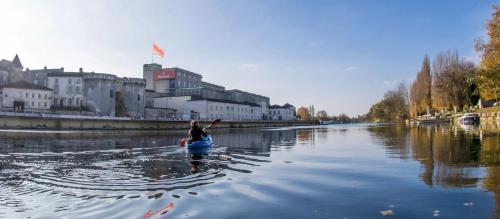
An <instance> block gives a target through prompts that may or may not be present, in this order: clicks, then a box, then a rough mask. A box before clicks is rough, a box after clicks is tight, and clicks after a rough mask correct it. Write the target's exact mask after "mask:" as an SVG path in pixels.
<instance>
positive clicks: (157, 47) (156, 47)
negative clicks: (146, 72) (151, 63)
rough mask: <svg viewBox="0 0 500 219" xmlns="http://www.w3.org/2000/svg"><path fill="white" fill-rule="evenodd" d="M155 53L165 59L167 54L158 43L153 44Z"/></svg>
mask: <svg viewBox="0 0 500 219" xmlns="http://www.w3.org/2000/svg"><path fill="white" fill-rule="evenodd" d="M153 53H154V54H155V55H157V56H160V57H162V58H163V56H165V52H164V51H163V49H162V48H160V46H158V45H157V44H156V43H154V42H153Z"/></svg>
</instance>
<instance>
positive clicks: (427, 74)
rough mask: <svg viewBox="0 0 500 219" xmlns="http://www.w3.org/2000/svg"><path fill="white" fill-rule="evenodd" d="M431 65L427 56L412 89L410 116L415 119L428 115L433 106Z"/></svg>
mask: <svg viewBox="0 0 500 219" xmlns="http://www.w3.org/2000/svg"><path fill="white" fill-rule="evenodd" d="M431 82H432V80H431V65H430V61H429V56H427V55H425V56H424V60H423V61H422V67H421V68H420V71H419V72H418V73H417V78H416V79H415V81H414V82H413V83H412V85H411V88H410V114H411V115H412V116H414V117H416V116H418V115H421V114H424V113H427V111H428V110H429V108H430V106H431V102H432V101H431V100H432V99H431Z"/></svg>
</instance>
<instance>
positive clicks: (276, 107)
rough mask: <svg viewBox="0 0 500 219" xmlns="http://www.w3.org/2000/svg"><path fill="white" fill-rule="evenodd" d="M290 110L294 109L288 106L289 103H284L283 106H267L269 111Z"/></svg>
mask: <svg viewBox="0 0 500 219" xmlns="http://www.w3.org/2000/svg"><path fill="white" fill-rule="evenodd" d="M290 108H294V106H293V105H291V104H289V103H286V104H285V105H283V106H280V105H276V104H274V105H271V106H269V109H290Z"/></svg>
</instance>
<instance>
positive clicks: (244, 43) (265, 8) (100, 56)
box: [0, 0, 500, 116]
mask: <svg viewBox="0 0 500 219" xmlns="http://www.w3.org/2000/svg"><path fill="white" fill-rule="evenodd" d="M494 3H500V2H499V1H498V0H497V1H491V0H484V1H477V0H449V1H444V0H442V1H434V0H429V1H403V0H402V1H396V0H385V1H384V0H380V1H379V0H377V1H376V0H371V1H356V0H349V1H348V0H346V1H307V0H304V1H292V0H283V1H281V0H234V1H229V0H217V1H216V0H198V1H191V0H179V1H122V0H116V1H50V0H49V1H35V0H33V1H19V0H15V1H5V0H3V1H0V27H1V28H2V31H1V32H0V59H2V58H3V59H9V60H10V59H12V58H13V57H14V55H15V54H16V53H17V54H19V56H20V58H21V61H22V62H23V65H24V66H25V67H29V68H31V69H37V68H43V67H44V66H47V67H49V68H59V67H65V69H67V70H69V71H77V70H78V68H79V67H83V68H84V70H85V71H95V72H103V73H112V74H116V75H119V76H127V77H142V65H143V64H144V63H150V62H151V47H152V42H153V41H155V42H157V43H158V44H159V45H160V46H161V47H162V48H163V49H164V50H165V52H166V56H165V58H164V59H163V61H162V60H160V59H159V58H155V61H157V62H160V63H161V62H162V63H163V65H164V66H166V67H173V66H176V67H181V68H185V69H187V70H190V71H193V72H196V73H200V74H202V75H203V77H204V80H205V81H207V82H211V83H216V84H220V85H223V86H225V87H226V88H228V89H233V88H236V89H242V90H247V91H250V92H255V93H259V94H262V95H266V96H269V97H270V98H271V103H272V104H284V103H286V102H289V103H291V104H293V105H295V106H297V107H298V106H307V105H311V104H314V106H315V109H316V110H319V109H325V110H327V112H328V113H329V114H334V115H337V114H339V113H342V112H345V113H347V114H348V115H350V116H354V115H358V114H363V113H366V112H367V111H368V109H369V107H370V106H371V104H373V103H375V102H376V101H377V100H379V99H380V98H381V97H382V96H383V94H384V92H385V91H387V90H388V89H391V88H392V87H394V86H395V84H396V83H397V82H400V81H403V82H410V81H411V80H413V78H414V76H415V73H416V72H417V70H418V69H419V67H420V64H421V62H422V58H423V56H424V55H425V54H428V55H429V56H430V57H431V59H432V58H433V56H435V55H436V54H437V53H438V52H440V51H445V50H447V49H457V50H458V51H459V53H460V54H461V55H462V56H463V57H465V58H468V59H471V60H473V61H475V62H477V61H478V57H477V54H476V53H475V52H474V39H477V38H481V37H482V38H485V37H486V29H485V22H486V20H487V19H489V18H490V13H491V11H492V10H491V6H492V5H493V4H494Z"/></svg>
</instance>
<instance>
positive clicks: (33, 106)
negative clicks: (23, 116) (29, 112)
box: [26, 101, 48, 108]
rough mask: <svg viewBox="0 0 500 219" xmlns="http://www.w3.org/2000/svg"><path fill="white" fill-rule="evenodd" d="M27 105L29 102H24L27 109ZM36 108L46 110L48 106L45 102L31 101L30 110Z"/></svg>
mask: <svg viewBox="0 0 500 219" xmlns="http://www.w3.org/2000/svg"><path fill="white" fill-rule="evenodd" d="M29 103H30V102H26V105H28V106H27V107H29ZM35 103H37V104H36V105H35ZM37 106H38V108H42V106H43V107H44V108H47V106H48V104H47V102H35V101H31V108H35V107H37Z"/></svg>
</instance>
